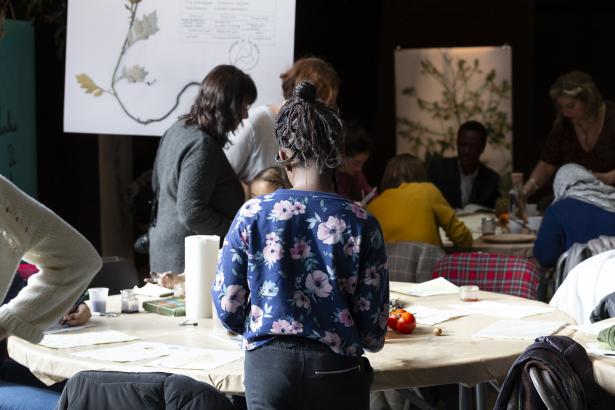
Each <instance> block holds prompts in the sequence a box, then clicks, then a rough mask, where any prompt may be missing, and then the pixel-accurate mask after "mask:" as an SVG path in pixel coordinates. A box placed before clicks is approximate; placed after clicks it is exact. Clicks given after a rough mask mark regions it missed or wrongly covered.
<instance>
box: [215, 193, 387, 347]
mask: <svg viewBox="0 0 615 410" xmlns="http://www.w3.org/2000/svg"><path fill="white" fill-rule="evenodd" d="M212 296H213V300H214V304H215V306H216V309H217V311H218V316H219V318H220V320H221V321H222V322H223V323H224V325H225V326H226V327H228V328H229V329H230V330H232V331H234V332H236V333H239V334H242V335H243V347H244V349H247V350H251V349H254V348H256V347H258V346H260V345H263V344H265V343H267V342H268V341H270V340H272V339H273V338H275V337H276V336H279V335H285V334H291V335H299V336H305V337H309V338H311V339H316V340H319V341H321V342H323V343H326V344H327V345H329V346H330V347H331V349H332V350H333V351H334V352H336V353H339V354H342V355H348V356H360V355H362V354H363V349H367V350H370V351H377V350H380V349H382V346H383V344H384V335H385V333H386V322H387V317H388V305H389V279H388V273H387V267H386V252H385V248H384V243H383V239H382V233H381V231H380V225H378V222H377V221H376V219H375V218H374V217H372V216H371V215H369V214H368V213H367V212H366V211H365V210H364V209H363V208H361V207H359V206H357V205H355V204H354V203H352V202H350V201H348V200H346V199H344V198H343V197H341V196H339V195H336V194H329V193H324V192H308V191H295V190H284V189H280V190H278V191H276V192H274V193H273V194H270V195H267V196H264V197H257V198H254V199H251V200H249V201H247V202H246V203H245V204H244V205H243V206H242V208H241V209H240V210H239V212H238V213H237V215H236V216H235V220H234V221H233V223H232V225H231V228H230V230H229V232H228V234H227V236H226V239H225V241H224V245H223V247H222V250H221V255H220V261H219V264H218V272H217V276H216V281H215V283H214V287H213V290H212Z"/></svg>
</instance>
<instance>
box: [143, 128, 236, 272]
mask: <svg viewBox="0 0 615 410" xmlns="http://www.w3.org/2000/svg"><path fill="white" fill-rule="evenodd" d="M184 124H185V122H184V121H183V120H180V121H178V122H176V123H175V124H173V126H171V128H169V129H168V130H167V131H166V132H165V134H164V135H163V137H162V139H161V141H160V145H159V147H158V153H157V154H156V160H155V162H154V170H153V174H152V188H153V190H154V195H156V193H158V212H157V217H156V220H155V222H154V223H152V226H151V227H150V230H149V240H150V248H149V255H150V270H151V271H152V272H166V271H172V272H176V273H181V272H183V271H184V238H185V237H186V236H189V235H218V236H220V238H221V239H222V238H224V236H225V235H226V232H227V231H228V228H229V226H230V224H231V222H232V220H233V218H234V216H235V213H236V212H237V211H238V210H239V208H240V207H241V205H242V203H243V201H244V192H243V188H242V187H241V183H240V182H239V179H238V178H237V176H236V175H235V173H234V172H233V169H232V168H231V165H230V164H229V162H228V160H227V159H226V156H225V155H224V152H223V151H222V147H221V146H220V145H219V144H218V143H217V142H216V140H214V139H213V138H212V137H211V136H209V135H208V134H207V133H205V132H203V131H201V130H200V129H199V128H197V127H196V126H193V125H190V126H187V127H185V126H184Z"/></svg>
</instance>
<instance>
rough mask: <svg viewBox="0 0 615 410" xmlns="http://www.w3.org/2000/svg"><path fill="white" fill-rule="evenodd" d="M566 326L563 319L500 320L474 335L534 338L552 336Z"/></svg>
mask: <svg viewBox="0 0 615 410" xmlns="http://www.w3.org/2000/svg"><path fill="white" fill-rule="evenodd" d="M564 326H566V322H565V321H563V320H557V321H552V320H498V321H497V322H494V323H492V324H491V325H489V326H487V327H486V328H484V329H482V330H480V331H478V332H476V333H474V334H473V335H472V337H489V338H496V339H528V340H534V339H536V338H537V337H539V336H550V335H552V334H553V333H555V332H557V331H558V330H559V329H561V328H562V327H564Z"/></svg>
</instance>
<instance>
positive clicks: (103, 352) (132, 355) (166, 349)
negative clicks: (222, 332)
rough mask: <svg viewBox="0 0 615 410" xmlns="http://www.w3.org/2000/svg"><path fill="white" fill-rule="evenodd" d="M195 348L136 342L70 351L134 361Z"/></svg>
mask: <svg viewBox="0 0 615 410" xmlns="http://www.w3.org/2000/svg"><path fill="white" fill-rule="evenodd" d="M197 350H199V349H193V348H189V347H184V346H178V345H170V344H166V343H158V342H137V343H132V344H129V345H123V346H117V347H109V348H105V349H96V350H88V351H86V352H78V353H72V355H73V356H78V357H85V358H88V359H96V360H107V361H112V362H134V361H137V360H144V359H153V358H156V357H160V356H169V355H173V354H177V353H183V354H185V353H190V352H194V351H197Z"/></svg>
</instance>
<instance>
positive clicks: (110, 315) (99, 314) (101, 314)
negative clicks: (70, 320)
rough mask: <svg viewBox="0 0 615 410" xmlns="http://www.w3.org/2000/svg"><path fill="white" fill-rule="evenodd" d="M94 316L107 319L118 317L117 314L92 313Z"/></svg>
mask: <svg viewBox="0 0 615 410" xmlns="http://www.w3.org/2000/svg"><path fill="white" fill-rule="evenodd" d="M92 316H107V317H117V316H118V314H117V313H101V312H92Z"/></svg>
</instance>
